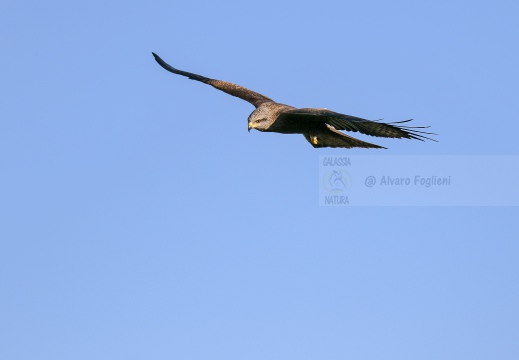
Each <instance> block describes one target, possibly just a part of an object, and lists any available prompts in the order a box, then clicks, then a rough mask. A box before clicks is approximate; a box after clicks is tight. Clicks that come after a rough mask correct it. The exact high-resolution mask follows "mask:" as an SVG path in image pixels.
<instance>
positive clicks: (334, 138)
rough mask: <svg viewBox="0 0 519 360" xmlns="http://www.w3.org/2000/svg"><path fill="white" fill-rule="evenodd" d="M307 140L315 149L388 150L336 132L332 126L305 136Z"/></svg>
mask: <svg viewBox="0 0 519 360" xmlns="http://www.w3.org/2000/svg"><path fill="white" fill-rule="evenodd" d="M303 135H304V136H305V139H306V140H308V142H309V143H310V144H311V145H312V146H313V147H314V148H322V147H333V148H337V147H339V148H348V149H351V148H366V149H386V148H385V147H383V146H379V145H375V144H371V143H369V142H366V141H362V140H359V139H355V138H353V137H351V136H348V135H346V134H343V133H342V132H340V131H337V130H335V129H334V128H332V127H331V126H327V129H319V130H315V131H312V132H308V133H305V134H303Z"/></svg>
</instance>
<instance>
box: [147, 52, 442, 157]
mask: <svg viewBox="0 0 519 360" xmlns="http://www.w3.org/2000/svg"><path fill="white" fill-rule="evenodd" d="M152 54H153V56H154V57H155V60H156V61H157V62H158V63H159V65H160V66H162V67H163V68H164V69H166V70H168V71H170V72H172V73H174V74H178V75H182V76H186V77H188V78H190V79H192V80H196V81H201V82H203V83H205V84H209V85H211V86H213V87H215V88H217V89H218V90H221V91H223V92H225V93H227V94H229V95H232V96H236V97H238V98H240V99H243V100H245V101H248V102H249V103H251V104H252V105H254V106H255V107H256V109H255V110H254V111H253V112H252V113H251V114H250V115H249V119H248V128H249V131H250V130H251V129H256V130H259V131H265V132H278V133H282V134H303V135H304V137H305V138H306V140H308V142H309V143H310V144H311V145H312V146H313V147H316V148H318V147H342V148H354V147H360V148H384V147H383V146H379V145H375V144H371V143H368V142H365V141H362V140H358V139H355V138H353V137H351V136H348V135H346V134H343V133H342V132H340V131H339V130H345V131H353V132H357V131H358V132H360V133H362V134H366V135H370V136H378V137H387V138H398V139H402V138H405V139H417V140H421V141H423V140H425V139H429V140H433V141H436V140H434V139H431V138H429V137H427V136H425V135H436V134H434V133H430V132H425V131H423V130H417V129H424V128H428V126H405V125H400V124H403V123H407V122H409V121H411V120H412V119H409V120H404V121H397V122H393V123H384V122H381V121H372V120H366V119H362V118H359V117H355V116H351V115H345V114H340V113H336V112H334V111H331V110H328V109H317V108H303V109H296V108H294V107H292V106H289V105H284V104H280V103H277V102H275V101H274V100H272V99H269V98H268V97H266V96H264V95H261V94H259V93H257V92H254V91H252V90H249V89H247V88H244V87H243V86H240V85H236V84H233V83H230V82H227V81H221V80H215V79H210V78H206V77H204V76H201V75H197V74H193V73H189V72H186V71H182V70H178V69H175V68H174V67H172V66H171V65H169V64H167V63H166V62H165V61H164V60H162V59H161V58H160V57H159V56H158V55H157V54H155V53H152ZM384 149H385V148H384Z"/></svg>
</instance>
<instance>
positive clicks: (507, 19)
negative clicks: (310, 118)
mask: <svg viewBox="0 0 519 360" xmlns="http://www.w3.org/2000/svg"><path fill="white" fill-rule="evenodd" d="M518 10H519V6H518V5H517V3H516V2H513V1H495V2H492V3H490V2H485V1H470V2H469V1H436V2H413V1H391V2H389V1H388V2H384V1H364V2H351V1H346V2H339V1H337V2H329V1H320V2H317V3H315V2H274V1H263V2H261V3H245V2H232V1H219V2H209V1H192V2H169V1H154V2H144V1H141V2H137V1H133V2H116V1H114V2H106V1H95V0H94V1H89V2H82V3H73V2H59V1H46V2H41V1H38V2H37V1H29V0H28V1H11V0H7V1H3V2H1V3H0V43H1V46H2V56H1V57H0V68H1V69H2V71H1V72H0V90H1V94H2V96H1V98H0V105H1V106H0V119H1V120H0V127H1V128H0V169H1V172H0V175H1V177H0V179H1V187H0V204H1V206H0V215H1V226H0V239H1V242H0V293H1V296H0V339H1V340H0V342H1V346H0V358H2V359H93V358H96V359H114V358H124V359H143V358H149V359H209V358H210V359H226V360H230V359H244V358H246V359H267V358H268V359H399V360H402V359H440V358H441V359H460V358H465V359H469V358H470V359H489V358H494V359H497V358H499V359H515V358H518V356H519V345H518V343H517V338H518V337H519V326H518V325H517V324H518V323H519V309H518V307H517V303H518V300H519V286H518V282H517V274H518V270H519V266H518V262H517V259H518V255H519V245H518V241H517V237H518V236H517V235H518V227H517V217H518V215H519V211H518V210H517V207H427V206H424V207H346V208H345V207H319V206H318V191H319V188H318V160H319V156H320V155H328V154H330V155H342V154H350V155H368V154H380V153H383V154H388V155H517V154H518V146H517V131H518V130H519V125H518V121H517V114H518V113H519V102H518V101H517V99H518V98H519V96H518V95H519V94H518V88H517V83H518V82H519V71H518V70H517V63H518V61H519V55H518V51H517V38H518V36H519V27H518V25H517V16H516V14H517V13H518ZM152 51H154V52H156V53H157V54H159V55H160V56H162V57H163V58H164V59H165V60H166V61H168V62H170V63H171V64H172V65H174V66H176V67H178V68H180V69H185V70H187V71H192V72H196V73H200V74H202V75H205V76H208V77H213V78H217V79H224V80H228V81H232V82H235V83H238V84H241V85H243V86H247V87H250V88H251V89H253V90H255V91H258V92H261V93H264V94H265V95H267V96H269V97H271V98H273V99H275V100H277V101H279V102H283V103H288V104H291V105H293V106H297V107H326V108H330V109H333V110H335V111H339V112H343V113H347V114H351V115H356V116H361V117H365V118H370V119H378V118H382V117H383V118H385V120H387V121H396V120H402V119H407V118H411V117H412V118H414V119H415V121H416V124H419V125H431V126H432V129H433V130H434V131H435V132H437V133H439V134H440V135H439V137H438V139H439V140H440V142H439V143H433V142H425V143H422V142H419V141H409V140H391V139H377V141H375V143H377V144H380V145H383V146H386V147H388V148H389V149H388V150H382V151H378V150H362V149H357V150H356V149H352V150H346V149H313V148H312V147H311V146H310V145H309V144H308V143H307V142H306V141H305V140H304V139H303V137H302V136H296V135H293V136H288V135H279V134H262V133H259V132H256V131H253V132H251V133H250V134H249V133H247V130H246V126H247V124H246V122H247V121H246V120H247V116H248V115H249V113H250V112H251V111H252V110H253V107H252V106H251V105H250V104H248V103H246V102H244V101H241V100H239V99H236V98H233V97H231V96H228V95H226V94H224V93H221V92H219V91H217V90H215V89H213V88H211V87H209V86H206V85H204V84H200V83H196V82H193V81H190V80H188V79H185V78H182V77H179V76H174V75H173V74H170V73H167V72H165V71H164V70H163V69H161V68H160V67H159V66H158V65H157V64H156V63H155V61H154V60H153V57H152V56H151V52H152ZM362 139H365V140H368V141H369V140H371V141H373V139H367V138H366V137H362ZM481 166H485V164H484V163H483V164H481ZM489 186H499V183H497V184H489ZM475 196H477V194H475Z"/></svg>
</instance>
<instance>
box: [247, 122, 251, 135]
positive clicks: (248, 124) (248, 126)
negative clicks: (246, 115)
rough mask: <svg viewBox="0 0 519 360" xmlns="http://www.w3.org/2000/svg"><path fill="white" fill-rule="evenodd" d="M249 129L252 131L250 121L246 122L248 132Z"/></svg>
mask: <svg viewBox="0 0 519 360" xmlns="http://www.w3.org/2000/svg"><path fill="white" fill-rule="evenodd" d="M250 129H252V126H250V121H249V122H247V131H248V132H250Z"/></svg>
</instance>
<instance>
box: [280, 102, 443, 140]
mask: <svg viewBox="0 0 519 360" xmlns="http://www.w3.org/2000/svg"><path fill="white" fill-rule="evenodd" d="M281 116H283V117H286V119H289V118H290V119H296V118H297V119H301V120H306V121H316V122H322V123H325V124H328V125H330V126H333V128H334V129H336V130H346V131H353V132H357V131H358V132H360V133H361V134H366V135H370V136H379V137H387V138H398V139H401V138H406V139H417V140H421V141H424V140H425V139H428V140H432V141H437V140H434V139H431V138H429V137H427V136H425V135H436V134H435V133H431V132H425V131H422V130H417V129H425V128H428V127H429V126H404V125H399V124H403V123H407V122H409V121H411V120H412V119H409V120H403V121H396V122H392V123H384V122H381V121H372V120H366V119H362V118H358V117H355V116H350V115H345V114H340V113H337V112H335V111H331V110H328V109H316V108H304V109H295V110H289V111H285V112H284V113H283V114H281Z"/></svg>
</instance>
